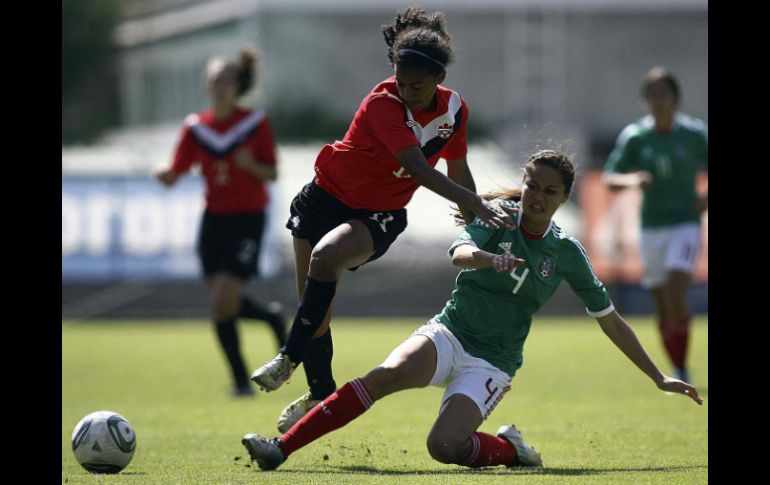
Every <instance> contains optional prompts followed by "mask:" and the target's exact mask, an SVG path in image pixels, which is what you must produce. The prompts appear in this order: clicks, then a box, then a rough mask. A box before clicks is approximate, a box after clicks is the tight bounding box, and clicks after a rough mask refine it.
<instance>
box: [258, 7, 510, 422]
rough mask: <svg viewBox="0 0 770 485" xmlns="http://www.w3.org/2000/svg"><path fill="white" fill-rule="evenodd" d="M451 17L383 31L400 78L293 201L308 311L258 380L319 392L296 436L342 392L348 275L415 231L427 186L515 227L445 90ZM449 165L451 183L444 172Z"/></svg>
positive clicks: (308, 400) (457, 104) (388, 83)
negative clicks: (481, 183) (484, 191)
mask: <svg viewBox="0 0 770 485" xmlns="http://www.w3.org/2000/svg"><path fill="white" fill-rule="evenodd" d="M444 21H445V20H444V14H443V13H442V12H435V13H432V14H427V13H426V12H425V10H423V9H421V8H416V7H410V8H408V9H407V10H405V11H403V12H398V13H397V15H396V18H395V20H394V21H393V23H392V24H390V25H386V26H383V29H382V31H383V34H384V37H385V42H386V43H387V45H388V59H389V61H390V65H391V67H393V69H394V71H395V75H394V76H391V77H390V78H388V79H386V80H385V81H383V82H381V83H380V84H378V85H377V86H375V87H374V89H373V90H372V91H371V92H370V93H369V94H368V95H367V96H366V97H365V98H364V100H363V101H362V102H361V105H360V106H359V108H358V111H357V112H356V114H355V117H354V118H353V121H352V122H351V124H350V128H349V129H348V131H347V133H346V134H345V137H344V139H343V140H342V141H336V142H335V143H333V144H330V145H325V146H324V147H323V148H322V149H321V152H320V153H319V155H318V157H317V159H316V162H315V172H316V175H315V177H314V179H313V181H312V182H310V183H309V184H307V185H305V186H304V187H303V188H302V190H301V191H300V192H299V194H298V195H297V196H296V197H295V198H294V200H293V201H292V203H291V216H290V218H289V221H288V222H287V224H286V227H287V228H288V229H290V230H291V232H292V235H293V237H294V257H295V269H296V277H297V295H298V297H299V298H300V305H299V308H298V310H297V314H296V317H295V318H294V323H293V325H292V327H291V330H290V332H289V337H288V340H287V343H286V345H285V346H284V347H283V348H282V349H281V351H280V353H279V354H278V355H277V356H276V357H275V358H273V359H272V360H270V361H269V362H267V363H266V364H265V365H264V366H262V367H260V368H259V369H257V370H256V371H254V373H253V375H252V380H254V381H255V382H256V383H257V384H258V385H259V387H260V388H262V389H265V390H267V391H272V390H275V389H278V387H280V386H281V385H282V384H283V383H284V382H286V381H287V380H288V379H289V377H290V376H291V375H292V373H293V372H294V369H295V368H296V366H297V365H299V364H300V363H303V364H304V369H305V374H306V376H307V382H308V385H309V387H310V391H309V392H308V393H306V394H304V395H303V396H301V397H300V398H299V399H297V400H296V401H294V402H293V403H291V404H290V405H289V406H287V408H286V409H284V411H283V412H282V413H281V416H280V417H279V423H278V429H279V430H281V431H285V430H287V429H288V428H289V427H291V425H292V424H294V422H296V421H297V420H298V419H299V418H300V417H302V416H303V415H304V414H305V413H306V412H307V411H308V410H309V409H310V408H311V407H312V406H313V405H315V404H317V403H318V402H320V401H321V400H322V399H324V398H326V397H327V396H329V395H330V394H331V393H333V392H334V391H335V390H336V383H335V382H334V378H333V376H332V369H331V360H332V351H333V349H332V337H331V331H330V330H329V322H330V320H331V315H332V311H333V308H334V295H335V291H336V287H337V282H338V280H339V278H340V275H341V272H342V271H343V270H344V269H346V268H347V269H351V270H355V269H356V268H358V267H359V266H361V265H363V264H366V263H368V262H370V261H373V260H375V259H377V258H379V257H381V256H382V255H383V254H385V252H386V251H387V250H388V248H389V247H390V245H391V244H392V243H393V241H395V240H396V238H397V237H398V235H399V234H400V233H401V232H402V231H403V230H404V229H405V228H406V224H407V219H406V209H405V208H404V207H405V206H406V205H407V203H408V202H409V200H410V199H411V198H412V195H413V194H414V192H415V190H417V188H418V187H420V186H421V185H422V186H425V187H427V188H428V189H430V190H431V191H433V192H435V193H436V194H438V195H440V196H442V197H445V198H447V199H449V200H451V201H454V202H455V203H457V204H458V206H459V208H460V210H461V211H462V213H463V216H464V217H465V219H466V221H468V222H470V221H471V220H472V217H473V214H476V215H478V216H479V217H480V218H481V219H482V220H483V221H485V222H488V223H490V224H492V225H493V226H494V227H497V226H501V225H507V224H509V222H508V221H507V218H506V217H505V215H504V214H503V213H499V212H496V211H495V209H494V208H493V207H491V206H488V205H487V204H488V203H487V202H485V201H484V200H483V199H482V198H481V197H479V196H478V195H477V194H476V193H475V190H476V188H475V183H474V180H473V177H472V175H471V172H470V169H469V168H468V164H467V160H466V153H467V144H466V128H467V123H468V108H467V106H466V104H465V101H464V100H463V99H462V98H461V97H460V95H459V94H458V93H457V92H455V91H452V90H450V89H447V88H445V87H443V86H441V85H440V84H441V83H442V82H443V81H444V79H445V77H446V65H447V64H448V63H449V62H450V59H451V54H452V47H451V38H450V36H449V34H448V33H447V32H446V30H445V27H444ZM439 158H443V159H445V160H446V163H447V175H446V176H445V175H444V174H442V173H441V172H439V171H438V170H436V169H435V168H434V167H435V166H436V164H437V163H438V160H439Z"/></svg>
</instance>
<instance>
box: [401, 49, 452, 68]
mask: <svg viewBox="0 0 770 485" xmlns="http://www.w3.org/2000/svg"><path fill="white" fill-rule="evenodd" d="M396 53H397V54H398V55H401V54H403V53H407V54H417V55H418V56H422V57H424V58H426V59H428V60H430V61H433V62H435V63H436V64H438V65H439V66H441V67H443V68H444V69H446V66H445V65H444V63H443V62H439V61H437V60H436V59H434V58H432V57H431V56H429V55H428V54H426V53H424V52H420V51H418V50H414V49H399V50H398V51H397V52H396Z"/></svg>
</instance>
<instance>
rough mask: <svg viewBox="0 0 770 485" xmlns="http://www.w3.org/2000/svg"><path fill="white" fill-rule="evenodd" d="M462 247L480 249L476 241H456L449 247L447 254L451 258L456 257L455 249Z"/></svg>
mask: <svg viewBox="0 0 770 485" xmlns="http://www.w3.org/2000/svg"><path fill="white" fill-rule="evenodd" d="M460 246H473V247H474V248H478V247H479V245H478V244H476V241H474V240H472V239H456V240H455V242H453V243H452V245H451V246H450V247H449V251H447V254H448V255H449V257H450V258H451V257H452V255H454V252H455V249H457V248H459V247H460Z"/></svg>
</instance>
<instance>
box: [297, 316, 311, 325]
mask: <svg viewBox="0 0 770 485" xmlns="http://www.w3.org/2000/svg"><path fill="white" fill-rule="evenodd" d="M300 321H301V322H302V325H305V326H308V325H312V323H310V320H308V319H307V318H305V317H302V318H300Z"/></svg>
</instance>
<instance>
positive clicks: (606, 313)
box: [586, 303, 615, 318]
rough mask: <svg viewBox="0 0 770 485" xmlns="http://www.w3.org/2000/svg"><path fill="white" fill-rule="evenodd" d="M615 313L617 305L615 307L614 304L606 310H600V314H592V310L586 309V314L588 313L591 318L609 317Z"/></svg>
mask: <svg viewBox="0 0 770 485" xmlns="http://www.w3.org/2000/svg"><path fill="white" fill-rule="evenodd" d="M614 311H615V305H613V304H612V303H610V306H608V307H607V308H605V309H604V310H600V311H598V312H592V311H591V310H589V309H588V308H586V313H588V315H589V316H592V317H594V318H601V317H606V316H607V315H609V314H610V313H612V312H614Z"/></svg>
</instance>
